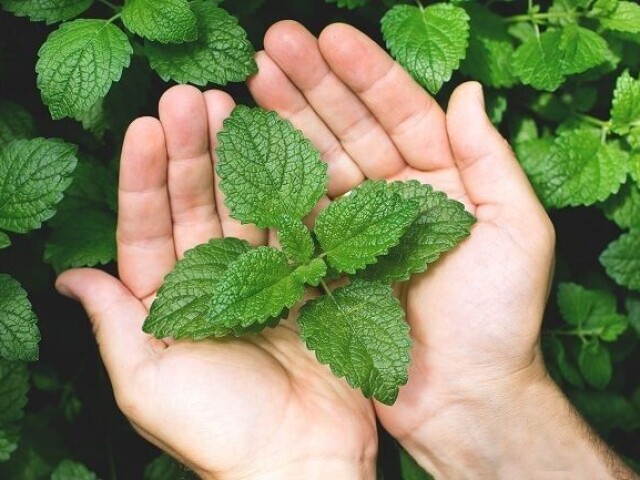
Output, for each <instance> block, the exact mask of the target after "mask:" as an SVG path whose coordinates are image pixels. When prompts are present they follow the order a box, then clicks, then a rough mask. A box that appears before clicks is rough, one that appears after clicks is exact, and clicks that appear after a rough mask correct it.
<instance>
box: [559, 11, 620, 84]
mask: <svg viewBox="0 0 640 480" xmlns="http://www.w3.org/2000/svg"><path fill="white" fill-rule="evenodd" d="M558 48H559V49H560V50H561V51H562V73H563V74H564V75H572V74H574V73H581V72H584V71H586V70H588V69H589V68H593V67H595V66H597V65H599V64H601V63H602V62H603V60H604V58H605V55H606V53H607V50H608V48H609V47H608V45H607V42H606V41H605V39H604V38H602V37H601V36H600V35H598V34H597V33H595V32H593V31H591V30H588V29H586V28H582V27H579V26H578V25H576V24H574V23H572V24H569V25H567V26H566V27H564V28H563V29H562V36H561V37H560V44H559V45H558Z"/></svg>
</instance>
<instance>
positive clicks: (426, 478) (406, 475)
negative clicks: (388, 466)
mask: <svg viewBox="0 0 640 480" xmlns="http://www.w3.org/2000/svg"><path fill="white" fill-rule="evenodd" d="M400 473H401V474H402V480H433V477H432V476H431V475H429V474H428V473H427V472H426V471H425V469H424V468H422V467H421V466H420V465H418V462H416V461H415V460H414V459H413V457H412V456H411V455H409V454H408V453H407V451H406V450H405V449H404V448H400Z"/></svg>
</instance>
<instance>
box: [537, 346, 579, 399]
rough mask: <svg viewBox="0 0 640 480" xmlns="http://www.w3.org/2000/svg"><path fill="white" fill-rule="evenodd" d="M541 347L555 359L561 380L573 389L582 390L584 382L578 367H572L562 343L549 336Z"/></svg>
mask: <svg viewBox="0 0 640 480" xmlns="http://www.w3.org/2000/svg"><path fill="white" fill-rule="evenodd" d="M544 340H545V342H544V343H543V346H545V347H546V348H548V350H549V353H550V354H551V355H552V357H553V358H555V360H556V363H557V364H558V369H559V370H560V374H561V375H562V378H564V379H565V380H566V381H567V382H569V383H570V384H571V385H573V386H574V387H578V388H584V381H583V380H582V375H580V371H579V370H578V367H577V366H576V365H574V364H573V363H572V362H571V361H570V359H569V358H568V356H567V352H566V350H565V348H564V345H563V343H562V342H561V341H560V339H558V338H557V337H556V336H550V337H547V338H545V339H544Z"/></svg>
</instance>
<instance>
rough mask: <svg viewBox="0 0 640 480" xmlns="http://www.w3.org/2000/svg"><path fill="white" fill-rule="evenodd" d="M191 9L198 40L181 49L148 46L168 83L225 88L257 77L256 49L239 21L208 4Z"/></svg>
mask: <svg viewBox="0 0 640 480" xmlns="http://www.w3.org/2000/svg"><path fill="white" fill-rule="evenodd" d="M190 6H191V10H192V11H193V13H194V14H195V16H196V23H197V30H198V32H197V36H198V39H197V40H195V41H193V42H187V43H181V44H178V45H162V44H156V43H153V42H145V48H146V52H147V55H148V57H149V62H150V64H151V68H153V69H154V70H155V71H156V72H157V73H158V75H160V77H161V78H162V79H163V80H165V81H169V80H174V81H176V82H178V83H193V84H195V85H206V84H207V83H209V82H212V83H216V84H218V85H226V84H227V83H228V82H241V81H243V80H244V79H246V78H247V77H248V76H249V75H251V74H253V73H256V71H257V68H258V67H257V65H256V62H255V61H254V59H253V55H254V53H255V52H254V49H253V47H252V46H251V43H249V41H248V40H247V34H246V32H245V31H244V30H243V28H242V27H241V26H240V25H238V20H237V19H236V18H235V17H233V16H231V15H230V14H229V13H227V12H226V11H225V10H223V9H221V8H218V7H216V6H215V3H214V2H211V1H208V0H195V1H193V2H191V3H190Z"/></svg>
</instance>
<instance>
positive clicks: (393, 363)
mask: <svg viewBox="0 0 640 480" xmlns="http://www.w3.org/2000/svg"><path fill="white" fill-rule="evenodd" d="M298 324H299V326H300V336H301V337H302V339H303V340H304V342H305V343H306V345H307V347H308V348H309V349H310V350H313V351H314V352H315V354H316V357H317V358H318V361H319V362H320V363H323V364H327V365H329V367H331V370H332V371H333V373H334V374H335V375H336V376H338V377H345V378H346V379H347V382H348V383H349V385H351V386H352V387H357V388H360V389H362V393H363V394H364V396H365V397H367V398H371V397H374V398H375V399H376V400H378V401H380V402H382V403H384V404H386V405H391V404H393V403H394V402H395V400H396V398H397V396H398V390H399V388H400V386H401V385H404V384H405V383H406V382H407V378H408V377H407V376H408V373H407V371H408V367H409V350H410V348H411V340H410V338H409V326H408V325H407V323H406V322H405V320H404V311H403V310H402V307H401V306H400V303H399V302H398V300H397V299H396V298H395V297H394V296H393V293H392V291H391V287H390V286H389V285H384V284H381V283H377V282H365V281H355V282H354V283H352V284H350V285H347V286H345V287H341V288H338V289H336V290H335V291H334V292H333V293H332V294H331V295H325V296H322V297H319V298H316V299H314V300H311V301H310V302H308V303H307V304H306V305H304V306H303V307H302V308H301V309H300V316H299V317H298Z"/></svg>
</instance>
